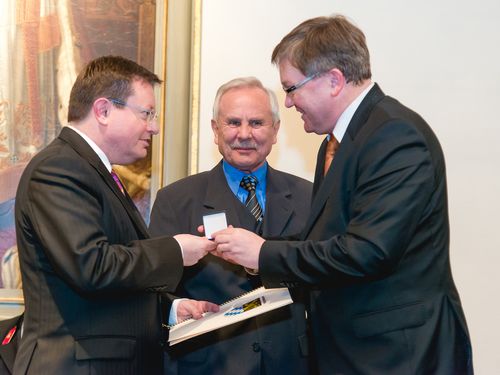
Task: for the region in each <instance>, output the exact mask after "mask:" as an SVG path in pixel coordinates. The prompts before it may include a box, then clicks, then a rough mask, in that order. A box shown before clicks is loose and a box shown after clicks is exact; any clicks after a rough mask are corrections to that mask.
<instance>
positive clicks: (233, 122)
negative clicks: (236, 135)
mask: <svg viewBox="0 0 500 375" xmlns="http://www.w3.org/2000/svg"><path fill="white" fill-rule="evenodd" d="M226 124H227V125H228V126H229V127H231V128H236V127H238V126H240V125H241V121H240V120H237V119H229V120H228V121H227V122H226Z"/></svg>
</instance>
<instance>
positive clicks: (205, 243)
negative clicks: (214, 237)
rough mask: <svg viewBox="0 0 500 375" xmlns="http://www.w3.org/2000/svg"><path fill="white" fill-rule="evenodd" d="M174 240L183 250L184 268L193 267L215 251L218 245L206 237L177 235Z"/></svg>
mask: <svg viewBox="0 0 500 375" xmlns="http://www.w3.org/2000/svg"><path fill="white" fill-rule="evenodd" d="M174 238H175V239H176V240H177V242H179V244H180V246H181V248H182V259H183V263H184V266H192V265H193V264H196V263H198V261H199V260H200V259H201V258H203V257H204V256H205V255H207V254H208V252H209V251H212V250H214V249H215V247H216V244H215V242H214V241H210V240H209V239H207V238H206V237H198V236H193V235H191V234H176V235H175V236H174Z"/></svg>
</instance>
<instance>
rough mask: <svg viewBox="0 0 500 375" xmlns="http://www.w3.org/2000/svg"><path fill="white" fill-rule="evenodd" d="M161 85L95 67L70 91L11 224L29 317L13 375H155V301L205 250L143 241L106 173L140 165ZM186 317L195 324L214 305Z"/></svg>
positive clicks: (132, 70)
mask: <svg viewBox="0 0 500 375" xmlns="http://www.w3.org/2000/svg"><path fill="white" fill-rule="evenodd" d="M160 82H161V81H160V80H159V79H158V77H157V76H156V75H155V74H153V73H151V72H150V71H148V70H147V69H145V68H143V67H142V66H140V65H138V64H136V63H135V62H132V61H130V60H127V59H124V58H121V57H117V56H105V57H101V58H98V59H96V60H94V61H91V62H90V63H89V64H88V65H87V66H86V67H85V68H84V70H83V71H82V72H81V73H80V74H79V75H78V77H77V79H76V82H75V83H74V85H73V88H72V90H71V96H70V101H69V110H68V121H69V123H70V126H68V127H65V128H64V129H63V130H62V131H61V133H60V135H59V136H58V137H57V138H56V139H55V140H54V141H53V142H52V143H51V144H50V145H49V146H47V147H46V148H45V149H43V150H42V151H40V152H39V153H38V154H37V155H36V156H35V157H34V158H33V159H32V160H31V162H30V163H29V164H28V166H27V167H26V169H25V171H24V173H23V176H22V177H21V180H20V183H19V188H18V191H17V196H16V210H15V214H16V232H17V242H18V247H19V258H20V266H21V274H22V280H23V291H24V302H25V317H24V327H23V332H22V339H21V343H20V347H19V350H18V353H17V358H16V362H15V366H14V373H15V374H26V373H29V374H44V373H52V374H72V375H75V374H106V375H108V374H120V375H123V374H159V373H161V372H162V349H161V347H160V341H161V338H162V337H161V334H160V333H161V329H160V317H159V315H160V305H159V295H158V292H166V291H173V290H175V288H176V286H177V284H178V282H179V280H180V278H181V276H182V272H183V265H192V264H195V263H196V262H197V261H198V260H199V259H200V258H201V257H203V256H204V255H205V254H206V253H207V251H209V250H211V249H213V244H212V242H211V241H209V240H208V239H206V238H203V237H197V236H192V235H187V234H183V235H176V236H174V237H166V236H165V237H159V238H155V239H150V238H149V234H148V231H147V229H146V226H145V224H144V222H143V220H142V218H141V217H140V215H139V213H138V211H137V209H136V208H135V206H134V204H133V203H132V201H131V199H130V197H129V196H128V194H127V192H126V191H125V190H124V189H123V187H122V186H121V184H120V181H119V179H118V177H116V176H113V175H112V174H111V173H110V172H111V171H112V170H111V165H112V164H115V163H116V164H128V163H132V162H134V161H136V160H138V159H140V158H143V157H145V156H146V151H147V148H148V147H149V144H150V142H151V137H152V135H154V134H157V132H158V126H157V123H156V112H155V109H154V108H155V98H154V92H153V87H154V85H155V84H158V83H160ZM115 178H116V180H115ZM180 307H181V306H180ZM182 308H183V309H182V310H183V311H185V310H190V311H189V313H190V315H195V316H196V317H198V316H201V312H202V311H203V310H206V309H216V305H213V304H208V303H202V302H196V301H187V302H186V303H184V305H183V306H182ZM193 313H194V314H193Z"/></svg>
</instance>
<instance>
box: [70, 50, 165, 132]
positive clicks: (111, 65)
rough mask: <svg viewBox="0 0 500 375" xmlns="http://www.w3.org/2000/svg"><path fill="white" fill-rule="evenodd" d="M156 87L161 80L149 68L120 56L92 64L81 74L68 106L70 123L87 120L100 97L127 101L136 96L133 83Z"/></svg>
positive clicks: (103, 57) (74, 86) (99, 59)
mask: <svg viewBox="0 0 500 375" xmlns="http://www.w3.org/2000/svg"><path fill="white" fill-rule="evenodd" d="M135 80H143V81H145V82H147V83H150V84H151V85H152V86H154V84H159V83H161V79H159V78H158V76H157V75H156V74H154V73H152V72H150V71H149V70H148V69H146V68H144V67H143V66H141V65H139V64H137V63H136V62H134V61H132V60H128V59H126V58H124V57H121V56H102V57H98V58H96V59H95V60H92V61H91V62H89V63H88V64H87V65H86V66H85V68H84V69H83V70H82V71H81V72H80V74H78V77H77V78H76V81H75V83H74V84H73V88H72V89H71V94H70V97H69V106H68V122H71V121H79V120H82V119H84V118H85V117H86V116H87V114H88V113H89V111H90V109H91V108H92V105H93V103H94V101H95V100H96V99H97V98H100V97H105V98H115V99H119V100H122V101H124V102H125V101H126V100H127V99H128V97H129V96H130V95H132V94H133V89H132V82H134V81H135Z"/></svg>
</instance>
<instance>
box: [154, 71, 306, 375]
mask: <svg viewBox="0 0 500 375" xmlns="http://www.w3.org/2000/svg"><path fill="white" fill-rule="evenodd" d="M279 125H280V119H279V109H278V103H277V99H276V97H275V95H274V93H273V92H272V91H270V90H268V89H266V88H265V87H263V86H262V83H261V82H260V81H259V80H257V79H256V78H253V77H247V78H237V79H234V80H231V81H229V82H227V83H226V84H224V85H222V86H221V87H220V88H219V90H218V92H217V95H216V98H215V103H214V113H213V120H212V129H213V132H214V136H215V143H216V144H217V145H218V147H219V151H220V153H221V154H222V156H223V160H222V161H221V162H220V163H219V164H218V165H217V166H215V167H214V168H213V169H212V170H210V171H208V172H202V173H199V174H196V175H193V176H190V177H187V178H185V179H183V180H181V181H178V182H175V183H173V184H171V185H169V186H167V187H165V188H163V189H161V190H160V191H159V193H158V195H157V198H156V201H155V204H154V206H153V209H152V212H151V224H150V231H151V233H152V234H155V235H165V234H173V233H178V232H188V233H193V234H196V233H198V231H197V228H198V226H199V225H200V224H201V223H202V216H203V215H207V214H211V213H214V212H219V211H224V212H225V213H226V216H227V222H228V224H230V225H234V226H238V227H243V228H247V229H248V230H251V231H255V232H257V233H259V234H263V235H266V236H283V235H290V234H295V233H298V232H299V231H300V230H301V229H302V227H303V225H304V223H305V219H306V218H307V215H308V212H309V206H310V196H311V191H312V184H311V183H310V182H309V181H306V180H303V179H301V178H299V177H296V176H292V175H290V174H287V173H284V172H280V171H277V170H275V169H273V168H271V167H270V166H269V165H268V163H267V161H266V157H267V155H268V154H269V153H270V152H271V148H272V145H273V144H274V143H276V139H277V134H278V129H279ZM248 176H255V177H256V178H257V180H258V182H257V185H256V197H257V201H258V203H259V205H258V208H256V209H257V210H258V211H257V212H256V211H254V212H253V214H252V212H251V211H252V209H251V208H250V207H249V206H247V207H245V203H246V201H247V200H248V199H249V196H250V193H249V192H248V191H246V190H245V189H244V187H242V186H241V181H242V179H243V178H247V177H248ZM251 199H252V198H251V197H250V201H251ZM255 207H257V206H255ZM259 286H261V283H260V280H259V278H258V276H256V275H250V274H248V273H247V272H246V271H245V270H244V268H243V267H241V266H238V265H234V264H229V263H227V262H225V261H223V260H222V259H219V258H217V257H214V256H210V255H209V256H207V257H205V258H203V259H202V260H201V261H200V262H199V263H198V264H197V265H195V266H193V267H190V268H188V269H186V272H185V273H184V275H183V278H182V281H181V283H180V284H179V290H178V294H179V295H181V296H186V297H189V298H194V299H198V298H201V299H207V300H210V301H214V302H216V303H219V304H220V303H223V302H225V301H227V300H229V299H231V298H233V297H236V296H238V295H241V294H243V293H245V292H247V291H250V290H252V289H254V288H257V287H259ZM294 297H295V298H296V299H297V298H299V296H298V295H297V296H294ZM307 350H308V345H307V335H306V324H305V309H304V305H303V304H301V303H300V301H299V302H296V303H294V304H293V305H290V306H286V307H283V308H281V309H278V310H276V311H272V312H269V313H266V314H263V315H261V316H258V317H256V318H253V319H249V320H245V321H243V322H241V323H237V324H234V325H230V326H228V327H225V328H222V329H219V330H216V331H214V332H212V333H209V334H206V335H203V336H200V337H197V338H194V339H191V340H188V341H186V342H184V343H181V344H178V345H175V346H174V347H172V348H171V350H169V351H168V355H169V358H168V360H167V371H166V374H182V375H186V374H211V375H217V374H240V375H244V374H307V373H308V363H307Z"/></svg>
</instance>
